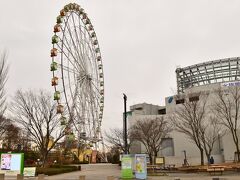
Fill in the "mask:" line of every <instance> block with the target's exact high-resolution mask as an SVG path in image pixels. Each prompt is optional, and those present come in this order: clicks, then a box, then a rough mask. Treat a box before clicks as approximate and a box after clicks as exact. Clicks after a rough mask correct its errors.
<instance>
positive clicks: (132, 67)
mask: <svg viewBox="0 0 240 180" xmlns="http://www.w3.org/2000/svg"><path fill="white" fill-rule="evenodd" d="M70 2H76V3H78V4H80V5H81V6H82V7H83V8H84V9H85V12H87V14H88V16H89V18H90V19H91V22H92V24H93V25H94V28H95V31H96V33H97V37H98V40H99V44H100V48H101V53H102V57H103V67H104V77H105V100H106V101H105V110H104V122H103V126H104V129H107V128H109V127H116V126H118V127H121V126H122V112H123V97H122V93H123V92H124V93H126V94H127V96H128V106H130V105H133V104H135V103H142V102H147V103H152V104H158V105H164V97H166V96H170V95H172V93H173V92H174V91H176V75H175V69H176V67H177V66H181V67H185V66H188V65H193V64H196V63H200V62H204V61H210V60H215V59H220V58H228V57H236V56H239V54H240V20H239V19H240V11H239V9H240V1H239V0H76V1H67V0H0V50H1V51H3V50H4V49H6V50H7V51H8V61H9V63H10V72H9V80H8V82H7V92H8V97H9V98H10V97H11V96H12V95H13V94H14V92H15V91H16V90H17V89H19V88H21V89H23V90H27V89H39V88H44V89H47V90H49V91H51V92H53V88H52V86H51V84H50V81H51V78H52V75H51V73H50V71H49V66H50V63H51V58H50V57H49V51H50V49H51V47H52V45H51V36H52V35H53V33H52V29H53V26H54V25H55V22H56V20H55V19H56V16H57V15H58V14H59V11H60V10H61V9H62V8H63V6H64V5H65V4H67V3H70Z"/></svg>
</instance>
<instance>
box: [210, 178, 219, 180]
mask: <svg viewBox="0 0 240 180" xmlns="http://www.w3.org/2000/svg"><path fill="white" fill-rule="evenodd" d="M219 179H220V178H219V177H213V178H212V180H219Z"/></svg>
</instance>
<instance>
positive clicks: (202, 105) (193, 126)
mask: <svg viewBox="0 0 240 180" xmlns="http://www.w3.org/2000/svg"><path fill="white" fill-rule="evenodd" d="M177 98H179V97H177ZM199 98H200V99H201V102H200V101H199V100H198V99H193V100H189V96H187V97H186V98H185V99H184V103H182V104H179V105H178V106H177V108H176V110H175V112H174V114H173V116H171V119H172V120H173V123H174V125H175V129H176V130H177V131H178V132H180V133H183V134H185V135H186V136H187V137H188V138H189V139H190V140H191V141H193V142H194V143H195V144H196V146H197V148H198V149H199V151H200V157H201V165H204V148H203V145H202V140H201V138H202V136H201V133H202V132H203V131H204V130H203V124H204V119H205V117H206V104H207V97H205V96H199Z"/></svg>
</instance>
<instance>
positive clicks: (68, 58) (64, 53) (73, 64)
mask: <svg viewBox="0 0 240 180" xmlns="http://www.w3.org/2000/svg"><path fill="white" fill-rule="evenodd" d="M63 46H65V48H66V49H67V50H68V53H69V54H70V55H71V56H72V58H73V60H74V62H76V59H75V57H74V56H73V54H72V53H71V51H70V49H69V48H68V47H67V46H66V45H65V43H63ZM58 48H61V47H60V46H59V45H58ZM61 52H62V53H63V55H64V56H65V57H66V58H67V60H68V61H70V62H71V64H72V66H73V67H74V68H75V69H78V68H77V67H76V66H75V63H73V62H72V60H71V59H70V57H69V56H68V55H67V54H66V52H65V51H64V50H63V49H61ZM61 64H62V63H61Z"/></svg>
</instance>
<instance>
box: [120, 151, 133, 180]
mask: <svg viewBox="0 0 240 180" xmlns="http://www.w3.org/2000/svg"><path fill="white" fill-rule="evenodd" d="M121 174H122V178H123V179H131V178H133V170H132V157H131V156H130V155H127V154H124V155H122V170H121Z"/></svg>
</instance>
